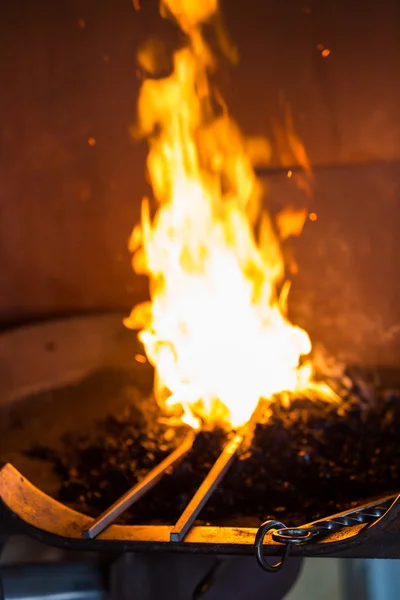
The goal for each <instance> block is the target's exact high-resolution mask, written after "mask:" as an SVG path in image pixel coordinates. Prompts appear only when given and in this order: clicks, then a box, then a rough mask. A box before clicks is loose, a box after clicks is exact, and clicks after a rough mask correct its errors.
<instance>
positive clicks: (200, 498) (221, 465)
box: [170, 434, 243, 542]
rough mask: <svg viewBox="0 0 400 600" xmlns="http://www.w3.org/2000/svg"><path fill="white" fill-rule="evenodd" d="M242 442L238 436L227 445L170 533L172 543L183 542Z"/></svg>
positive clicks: (241, 437) (241, 438)
mask: <svg viewBox="0 0 400 600" xmlns="http://www.w3.org/2000/svg"><path fill="white" fill-rule="evenodd" d="M242 441H243V436H242V435H240V434H237V435H235V437H233V438H232V439H231V441H230V442H228V443H227V444H226V446H225V448H224V449H223V451H222V453H221V454H220V456H219V457H218V459H217V461H216V463H215V464H214V466H213V467H212V469H211V470H210V471H209V473H208V475H207V477H206V478H205V479H204V481H203V483H202V484H201V486H200V487H199V489H198V490H197V492H196V493H195V495H194V496H193V498H192V499H191V501H190V502H189V504H188V505H187V507H186V508H185V510H184V511H183V513H182V515H181V516H180V517H179V520H178V521H177V523H176V525H175V527H174V528H173V529H172V531H171V533H170V540H171V542H181V541H182V540H183V538H184V537H185V535H186V534H187V532H188V531H189V529H190V527H191V526H192V524H193V521H194V520H195V519H196V517H197V515H198V514H199V512H200V511H201V509H202V508H203V506H204V505H205V503H206V502H207V500H208V499H209V497H210V496H211V494H212V493H213V492H214V490H215V488H216V487H217V486H218V484H219V483H220V481H221V480H222V479H223V477H224V475H225V473H227V471H228V469H229V467H230V466H231V464H232V463H233V460H234V458H235V454H236V452H237V450H238V448H239V446H240V444H241V443H242Z"/></svg>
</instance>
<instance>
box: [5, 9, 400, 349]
mask: <svg viewBox="0 0 400 600" xmlns="http://www.w3.org/2000/svg"><path fill="white" fill-rule="evenodd" d="M141 4H142V10H141V11H140V12H139V13H136V12H135V11H134V10H133V7H132V2H131V0H102V1H100V0H58V1H57V2H51V1H50V0H35V2H31V1H29V0H2V2H1V4H0V115H1V127H0V278H1V279H0V282H1V283H0V289H1V295H0V321H1V322H3V323H4V322H10V321H16V320H24V319H27V318H30V317H31V316H38V315H49V314H58V313H66V312H71V311H79V310H90V309H93V308H113V307H121V306H130V305H131V304H132V303H133V301H134V298H135V297H137V295H141V294H143V293H144V292H145V289H146V285H145V282H143V281H141V280H139V279H138V278H136V277H134V276H133V275H132V273H131V269H130V259H129V255H128V253H127V250H126V242H127V238H128V236H129V233H130V230H131V227H132V225H133V224H134V222H136V220H137V218H138V212H139V203H140V198H141V196H142V194H143V193H144V191H145V189H146V188H145V183H144V177H143V171H144V157H145V148H144V146H143V145H140V144H137V143H136V144H135V143H133V142H132V140H131V138H130V135H129V127H130V125H131V124H132V123H133V121H134V115H135V101H136V96H137V91H138V80H137V77H136V74H135V69H136V67H135V54H136V50H137V47H138V46H139V44H141V43H142V42H143V41H144V40H145V39H146V38H147V37H148V36H149V35H156V36H159V37H162V38H163V39H165V40H167V41H168V42H172V41H173V40H174V36H175V32H174V30H173V27H172V26H171V24H169V23H167V22H165V21H162V20H161V19H159V18H158V16H157V1H156V0H142V1H141ZM222 6H223V13H224V15H225V20H226V22H227V27H228V29H229V31H230V33H231V38H232V39H233V40H234V41H235V42H236V43H237V45H238V47H239V50H240V55H241V60H240V63H239V65H238V67H237V68H236V69H235V70H232V69H223V70H222V71H221V73H220V78H221V85H222V87H223V89H224V91H225V93H226V95H227V97H228V101H229V104H230V106H231V107H232V112H233V114H234V115H235V116H236V117H237V119H238V120H239V122H240V123H241V124H242V125H243V127H244V129H245V130H246V131H247V132H249V133H267V134H268V133H271V131H272V129H273V126H274V124H276V123H279V122H282V116H283V106H284V104H285V102H289V103H290V105H291V107H292V112H293V115H294V118H295V123H296V127H297V130H298V132H299V135H300V136H301V138H302V139H303V141H304V143H305V145H306V147H307V149H308V151H309V154H310V158H311V161H312V162H313V164H314V165H316V166H318V165H338V164H344V165H346V164H347V165H348V164H350V163H361V164H362V163H365V165H364V166H362V167H359V168H358V170H357V169H355V170H353V171H351V172H352V173H353V175H349V174H348V173H347V171H346V169H344V170H331V171H329V174H327V173H328V172H325V175H324V176H323V179H322V180H321V179H319V180H318V176H317V180H318V186H319V187H318V190H319V191H318V193H316V194H315V203H316V204H315V210H316V211H317V212H318V213H319V214H321V218H320V219H319V220H318V222H317V224H316V226H315V228H314V229H313V231H314V232H315V236H316V237H315V239H314V238H309V236H308V233H307V232H306V235H305V236H304V239H303V241H302V244H303V246H301V247H300V249H299V253H300V274H301V277H303V279H301V277H300V276H299V282H298V283H297V284H295V289H294V291H296V286H297V289H298V290H300V292H301V293H299V294H297V298H298V299H297V301H296V305H297V308H296V307H295V309H296V310H297V309H298V311H297V312H299V313H302V314H303V315H304V314H305V312H307V311H305V310H304V302H305V300H304V299H305V298H308V300H307V303H308V305H309V306H314V305H315V303H317V304H318V306H319V309H318V311H314V314H313V315H312V316H310V310H309V317H308V318H309V319H311V321H312V323H311V325H314V329H316V330H317V331H320V332H321V331H322V333H321V336H322V337H326V336H328V338H329V336H330V335H332V334H333V331H331V333H329V332H328V331H327V327H326V322H327V321H329V320H330V322H331V323H334V325H332V327H331V329H332V328H333V329H334V330H335V331H336V333H337V331H338V330H337V328H338V327H341V328H342V331H343V332H346V331H348V329H349V327H351V320H349V319H350V317H349V315H348V314H347V313H346V315H347V316H346V317H344V316H343V304H342V301H341V300H342V299H343V300H344V299H345V300H346V303H347V305H350V306H354V307H355V308H354V310H353V312H354V311H356V312H357V313H360V314H361V315H362V319H363V323H367V322H369V321H370V320H371V315H375V316H376V315H380V316H379V318H380V319H381V329H382V328H383V329H382V330H385V328H387V327H389V328H390V327H392V326H393V325H394V324H396V323H397V317H398V315H397V313H396V311H397V308H396V301H397V281H396V268H395V266H391V267H390V269H389V267H385V265H387V264H388V261H389V262H390V263H391V264H395V261H396V260H397V258H396V256H397V257H398V256H399V254H396V251H397V229H396V226H397V222H396V220H397V218H398V217H397V213H398V200H399V197H398V195H399V192H398V184H399V172H398V170H396V168H393V169H392V170H391V171H390V173H391V175H390V176H389V175H388V172H387V170H385V169H387V167H386V166H385V165H383V166H381V167H376V168H375V169H378V171H376V170H375V171H374V172H373V173H375V174H374V175H371V168H370V167H369V166H368V164H367V163H369V162H370V161H375V160H377V161H382V160H383V161H393V160H395V159H398V158H400V108H399V107H400V80H399V78H398V76H397V73H398V72H399V67H400V36H399V35H398V24H399V22H400V8H399V3H398V2H397V0H382V1H381V2H379V3H377V2H373V1H372V0H366V1H365V2H363V3H362V4H360V3H359V2H355V1H354V2H348V0H314V1H313V2H307V1H306V0H288V1H282V0H269V1H265V0H247V2H245V3H244V2H236V1H233V0H225V1H224V2H222ZM319 44H322V46H323V47H326V48H328V49H329V50H330V51H331V52H330V54H329V56H327V57H325V58H324V57H322V55H321V51H320V50H319V49H318V45H319ZM90 138H94V140H95V143H94V145H90V144H89V143H88V140H89V139H90ZM379 169H381V170H379ZM317 171H318V170H317ZM371 177H372V178H373V181H374V184H373V185H372V184H371ZM341 178H342V179H341ZM343 178H344V179H343ZM333 190H334V192H333ZM345 190H347V191H346V192H345ZM350 190H351V192H350ZM388 190H389V191H388ZM279 194H280V201H284V202H285V201H286V196H285V195H286V194H288V199H289V198H290V192H288V191H287V190H286V186H283V187H282V189H280V190H279ZM389 197H390V198H391V200H389V199H388V198H389ZM379 203H382V205H384V206H387V207H389V205H390V209H389V208H387V210H386V209H383V210H380V209H378V208H376V207H377V206H378V205H379ZM385 203H386V204H385ZM366 206H368V207H369V209H368V210H366V208H365V207H366ZM323 215H326V217H325V218H322V216H323ZM377 224H379V228H378V225H377ZM335 232H336V233H335ZM313 235H314V234H313ZM329 236H333V238H335V239H336V240H337V247H335V246H334V245H333V246H330V247H329V248H327V249H325V254H324V252H322V251H321V252H322V254H321V256H320V259H319V262H318V264H317V266H316V265H315V264H314V263H315V254H314V253H313V247H314V246H315V245H318V244H319V245H320V246H321V245H322V246H323V245H324V244H325V246H326V240H327V239H331V238H330V237H329ZM333 238H332V239H333ZM339 240H341V242H339ZM374 240H375V241H374ZM310 244H312V246H310ZM368 244H370V245H373V246H374V249H373V252H372V250H371V252H372V254H371V256H374V257H375V258H372V259H371V256H370V254H368V252H367V253H366V254H365V255H364V256H361V255H360V250H359V249H360V247H364V246H366V245H367V246H368ZM344 247H346V251H344V250H343V248H344ZM341 248H342V249H341ZM332 256H333V257H334V260H333V262H334V273H333V272H332V274H331V276H330V278H329V277H327V276H325V280H326V281H328V283H326V285H325V286H322V285H321V282H320V281H319V279H318V278H320V277H321V276H322V275H321V273H323V272H326V271H329V268H330V266H329V261H332ZM370 260H373V261H374V260H375V261H376V263H377V264H376V265H375V268H368V264H367V263H368V261H370ZM324 261H325V262H324ZM326 261H328V262H326ZM360 261H361V262H360ZM363 261H364V262H363ZM374 264H375V263H374ZM349 265H352V267H351V269H352V271H351V273H350V272H349V269H350V267H349ZM389 271H390V272H389ZM303 273H304V274H305V275H304V276H303V275H302V274H303ZM334 282H336V283H334ZM335 286H336V287H335ZM337 287H338V288H340V289H346V290H347V291H346V294H347V295H346V296H345V298H344V297H342V296H343V294H341V293H338V291H337V289H336V288H337ZM378 289H379V290H380V292H379V294H378V295H377V297H375V296H376V294H375V292H372V291H371V290H375V291H376V290H378ZM365 290H367V291H365ZM371 294H372V295H371ZM374 294H375V295H374ZM311 297H312V298H313V300H312V299H311ZM335 297H336V298H337V299H338V301H337V302H334V301H333V300H332V299H333V298H335ZM360 298H364V302H363V303H361V302H359V299H360ZM366 298H367V299H366ZM371 298H375V300H374V301H372V299H371ZM301 299H303V304H301ZM339 299H340V302H339ZM313 303H314V304H313ZM357 303H358V304H357ZM389 305H390V308H388V306H389ZM377 318H378V317H377ZM335 319H336V320H335ZM316 320H317V321H318V322H315V321H316ZM324 323H325V326H324V325H323V324H324ZM357 328H358V330H359V329H360V326H359V324H358V326H357ZM363 331H364V330H363ZM366 335H367V334H366V333H365V335H364V337H363V336H361V342H362V345H363V344H364V345H365V344H370V343H371V334H369V337H368V336H367V337H365V336H366ZM337 337H339V338H341V335H340V333H337ZM372 337H374V336H373V334H372ZM342 338H343V336H342ZM339 345H340V344H339ZM358 346H359V344H358Z"/></svg>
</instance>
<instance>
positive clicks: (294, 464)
mask: <svg viewBox="0 0 400 600" xmlns="http://www.w3.org/2000/svg"><path fill="white" fill-rule="evenodd" d="M88 340H90V341H88ZM84 341H85V343H83V342H84ZM71 348H75V351H74V352H71ZM140 352H141V349H140V345H138V342H137V341H136V340H135V337H134V336H132V335H131V334H130V333H129V332H128V331H127V330H126V329H125V328H124V327H123V326H122V325H121V314H120V313H118V314H110V315H99V316H92V317H81V318H72V319H66V320H62V321H54V322H49V323H46V324H44V325H40V324H39V325H36V326H32V327H29V328H23V329H20V330H15V331H11V332H9V333H7V334H3V336H2V337H1V355H2V359H3V364H4V367H5V371H4V372H5V373H8V377H6V378H4V379H3V388H2V407H1V416H2V418H1V424H2V430H1V445H0V460H1V461H2V463H3V464H4V463H6V464H7V463H8V464H9V465H10V464H11V465H13V466H12V467H11V466H5V467H3V469H2V471H1V484H0V492H1V500H2V522H3V525H2V528H3V532H9V533H17V532H19V533H20V532H21V531H26V532H29V534H30V535H33V536H35V537H38V538H39V539H41V540H45V541H47V542H48V543H50V544H56V545H61V546H63V547H73V548H81V549H85V548H88V547H89V548H94V549H104V550H107V549H110V548H112V549H113V550H116V549H118V548H122V547H123V548H125V549H127V548H132V549H135V548H136V549H152V550H165V549H168V550H181V551H183V552H190V551H195V552H204V553H209V552H217V553H228V554H231V553H234V554H243V553H244V554H246V553H252V552H253V547H254V540H255V533H256V531H257V529H258V528H259V526H260V524H261V522H262V521H265V520H266V519H268V518H272V517H274V518H278V519H279V521H280V522H283V523H284V524H285V526H301V525H305V524H306V523H310V522H315V521H317V522H321V521H323V522H324V523H325V530H324V535H323V536H321V539H320V540H319V541H318V543H315V542H314V543H312V544H309V543H308V544H300V545H299V546H293V548H292V553H294V554H295V555H296V554H300V555H310V556H313V555H320V554H321V553H322V554H325V553H327V554H331V555H335V556H337V555H344V556H346V555H347V556H382V555H384V556H397V550H396V547H397V544H396V543H395V540H396V537H395V535H394V534H393V533H392V530H393V528H396V527H397V525H396V522H397V521H396V515H397V504H396V492H397V491H398V489H399V488H398V485H399V483H398V477H399V476H398V469H399V464H400V461H399V457H398V450H397V438H396V435H397V431H398V419H399V418H400V408H399V403H400V400H399V396H398V395H396V393H395V392H394V391H393V389H394V386H395V382H396V379H395V377H396V372H395V371H390V370H386V371H381V384H380V385H379V386H378V385H377V384H376V371H375V383H374V387H373V388H371V386H372V383H369V384H367V383H366V381H368V380H367V374H366V373H364V379H359V381H360V382H362V383H363V385H364V390H363V392H362V391H361V384H359V385H360V387H359V389H358V390H357V389H356V388H354V389H352V391H351V392H350V391H348V392H347V400H345V406H346V402H347V403H348V406H347V407H346V413H345V412H343V413H342V415H338V414H337V410H336V409H334V408H333V407H330V406H329V405H328V406H327V405H326V403H323V402H320V403H315V399H314V400H313V401H311V400H307V399H305V398H300V397H299V398H297V399H295V400H293V402H292V404H291V406H290V407H284V406H281V405H280V404H279V402H277V403H276V404H275V405H274V409H273V413H272V416H270V417H269V419H268V420H266V421H265V422H264V423H263V421H262V419H260V421H259V423H258V424H257V427H256V430H255V434H254V438H253V439H252V441H251V444H250V446H249V447H247V448H246V450H245V451H243V452H242V453H240V452H239V453H238V456H237V457H236V461H235V463H234V464H233V465H232V467H231V469H230V471H229V473H228V474H227V475H226V476H225V479H224V480H223V481H222V483H221V485H220V486H219V487H218V488H217V490H216V491H214V493H213V495H212V496H211V497H210V498H209V500H208V502H207V503H206V505H205V507H204V508H203V510H202V511H201V512H200V515H199V516H198V518H197V520H196V522H195V523H194V526H193V527H192V528H191V530H190V532H189V534H188V535H187V537H186V538H185V539H184V541H183V542H180V543H171V542H170V541H169V535H170V532H171V530H172V528H173V525H174V523H175V522H176V521H177V519H178V517H179V515H180V514H181V513H182V511H183V510H184V509H185V507H186V506H187V504H188V503H189V501H190V498H191V497H192V496H193V494H194V493H195V492H196V490H197V489H198V487H199V486H200V484H201V483H202V481H203V479H204V478H205V476H206V475H207V472H208V471H209V470H210V468H211V467H212V465H213V463H214V462H215V460H216V459H217V458H218V455H219V453H220V452H221V449H222V447H223V445H224V443H225V442H226V440H227V439H228V437H229V434H227V433H226V432H224V431H223V430H215V429H213V430H212V431H208V432H207V431H202V432H200V433H199V434H197V439H196V441H195V443H194V445H193V447H192V448H191V450H190V451H189V452H188V454H186V455H185V456H184V457H183V459H182V460H181V462H180V463H178V466H177V467H176V468H175V469H173V471H172V472H170V473H168V474H167V475H165V476H164V477H163V478H162V479H161V481H159V482H158V483H157V485H156V486H155V487H154V488H153V489H152V490H151V491H150V492H149V493H148V494H147V495H146V496H145V497H144V498H142V499H141V500H140V501H139V502H138V503H137V504H135V505H134V506H133V507H132V508H131V509H130V510H128V511H127V512H126V513H124V514H123V516H122V517H121V518H120V520H118V521H117V525H111V527H109V528H108V529H106V531H105V532H103V533H102V534H101V535H100V536H99V537H98V538H96V539H91V540H89V539H83V537H82V532H83V531H84V530H85V529H87V528H88V527H89V526H90V524H91V523H92V520H91V517H96V516H98V515H99V514H100V513H101V512H102V511H103V510H105V509H106V508H108V507H109V506H110V505H111V504H112V503H113V502H114V501H115V500H117V499H118V497H119V496H120V495H121V494H123V493H124V492H126V491H127V490H128V489H129V488H130V487H131V486H132V485H133V484H134V483H135V482H136V481H140V480H141V479H142V478H143V477H144V476H145V475H146V473H148V472H149V471H150V470H151V469H152V468H153V467H154V466H155V465H156V464H158V463H159V462H160V461H161V460H162V459H163V458H164V457H165V456H167V455H168V453H169V452H171V451H172V450H173V449H174V448H175V447H176V446H177V445H179V443H180V441H181V440H182V438H183V437H184V435H185V433H184V431H182V430H180V429H179V428H178V429H173V431H174V435H171V426H170V424H168V423H160V422H159V420H157V419H158V418H159V411H158V407H157V404H156V403H155V401H154V400H153V402H152V401H149V397H151V390H152V375H153V374H152V369H151V368H150V366H149V365H148V364H144V363H142V362H138V361H136V362H135V366H134V368H132V361H131V358H132V353H133V355H135V354H139V355H140ZM24 356H25V357H26V358H27V359H28V358H29V360H26V361H24V360H23V358H24ZM32 356H35V362H34V364H33V363H32V361H31V360H30V359H31V357H32ZM6 357H8V358H7V360H5V359H6ZM358 377H359V378H360V377H361V375H360V374H358ZM342 385H343V384H342ZM368 385H369V386H370V387H369V388H368ZM366 389H369V390H370V391H371V389H373V390H374V393H375V395H376V404H375V405H371V404H370V403H369V404H366V400H365V398H364V399H363V394H366ZM357 393H358V394H359V395H358V396H357ZM377 421H379V424H380V425H379V427H377V426H376V422H377ZM181 429H182V428H181ZM339 449H340V450H339ZM14 469H17V470H14ZM18 472H20V473H21V475H22V476H20V475H19V474H18ZM33 486H34V487H33ZM55 500H56V501H57V502H55ZM392 504H393V506H392ZM363 506H367V510H366V513H365V514H364V513H363V512H362V511H363ZM368 506H369V508H368ZM71 509H72V510H71ZM360 511H361V513H360ZM340 512H344V513H345V515H349V516H345V517H334V515H337V513H340ZM357 514H361V517H357ZM332 517H333V521H332V523H333V525H330V528H329V530H328V529H327V528H326V522H327V520H328V521H329V519H332ZM335 518H336V526H335ZM376 519H380V524H379V523H377V524H374V526H371V522H372V523H374V521H375V520H376ZM368 525H369V527H368ZM294 531H296V530H294ZM267 535H268V536H269V538H268V544H265V549H266V552H267V553H269V554H274V553H275V554H276V553H277V552H278V553H279V551H277V548H276V546H277V545H278V547H279V546H282V542H279V541H278V542H277V541H276V540H277V538H276V537H275V538H273V537H272V536H271V535H270V534H267ZM393 535H394V537H393Z"/></svg>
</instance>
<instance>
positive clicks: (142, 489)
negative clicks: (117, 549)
mask: <svg viewBox="0 0 400 600" xmlns="http://www.w3.org/2000/svg"><path fill="white" fill-rule="evenodd" d="M194 438H195V432H194V431H191V432H190V433H188V435H187V436H186V438H185V439H184V440H183V442H182V444H181V445H180V446H178V448H176V449H175V450H174V451H173V452H171V454H169V455H168V456H167V457H166V458H164V460H163V461H162V462H160V464H159V465H157V466H156V467H155V468H154V469H153V470H152V471H150V472H149V473H148V474H147V475H146V476H145V477H144V478H143V479H142V481H139V483H137V484H136V485H135V486H134V487H133V488H131V489H130V490H128V491H127V492H126V493H125V494H124V495H123V496H121V498H119V500H117V501H116V502H115V503H114V504H113V505H112V506H111V507H110V508H108V509H107V510H106V511H105V512H104V513H103V514H101V515H100V516H99V517H97V519H96V520H95V521H94V522H93V524H92V525H91V526H90V527H89V529H87V530H86V531H83V532H82V537H84V538H85V539H93V538H95V537H96V536H98V535H99V534H100V533H101V532H102V531H104V529H106V528H107V527H108V526H109V525H111V523H113V522H114V521H115V520H116V519H117V518H118V517H119V516H120V515H122V513H124V512H125V511H126V510H127V509H128V508H129V507H130V506H132V504H134V503H135V502H137V501H138V500H139V499H140V498H142V496H144V495H145V494H146V493H147V492H148V491H149V490H151V488H153V487H154V486H155V485H156V483H158V482H159V480H160V479H161V477H162V476H163V475H164V473H165V471H166V470H167V469H169V468H170V467H172V465H174V464H175V463H176V462H177V461H178V460H179V459H180V458H182V456H183V455H184V454H186V453H187V452H188V451H189V450H190V448H191V447H192V446H193V442H194Z"/></svg>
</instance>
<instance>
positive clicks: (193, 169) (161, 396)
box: [125, 0, 312, 428]
mask: <svg viewBox="0 0 400 600" xmlns="http://www.w3.org/2000/svg"><path fill="white" fill-rule="evenodd" d="M217 8H218V7H217V0H202V2H198V1H196V0H162V2H161V9H162V14H163V16H167V15H168V16H172V17H173V18H174V19H175V20H176V21H177V23H178V24H179V25H180V27H181V29H182V30H183V31H184V32H185V34H186V35H187V37H188V44H187V46H186V47H184V48H182V49H179V50H178V51H176V53H175V55H174V61H173V72H172V74H170V75H169V76H168V77H164V78H162V79H146V80H144V81H143V84H142V88H141V92H140V96H139V101H138V122H139V129H140V133H141V135H143V136H145V137H146V138H147V139H148V142H149V154H148V159H147V168H148V174H149V179H150V182H151V186H152V190H153V195H154V199H155V201H156V202H153V201H150V200H149V199H148V198H145V199H144V200H143V204H142V215H141V224H140V225H139V226H137V227H135V229H134V230H133V233H132V236H131V240H130V250H131V251H132V252H133V254H134V256H133V267H134V270H135V271H136V272H137V273H142V274H143V273H144V274H147V275H148V276H149V278H150V296H151V301H150V302H146V303H144V304H140V305H138V306H136V307H134V308H133V310H132V312H131V315H130V317H129V318H128V319H126V320H125V324H126V325H127V326H128V327H129V328H132V329H140V330H141V331H140V333H139V339H140V340H141V341H142V343H143V345H144V348H145V352H146V355H147V358H148V360H149V362H150V363H151V364H152V365H153V366H154V368H155V386H154V387H155V390H154V391H155V395H156V398H157V401H158V402H159V404H160V406H161V407H162V408H163V409H164V410H170V411H175V412H176V410H177V409H180V410H181V411H182V413H183V414H182V419H183V420H184V421H185V422H186V423H188V424H190V425H192V426H193V427H199V426H200V423H209V424H214V423H215V422H217V421H225V422H226V423H228V424H229V425H230V426H231V427H233V428H236V427H238V426H241V425H243V424H245V423H246V422H247V421H248V420H249V418H250V416H251V415H252V413H253V411H254V410H255V408H256V406H257V405H258V403H259V400H260V398H265V399H272V397H273V396H274V395H275V394H277V393H280V392H284V391H285V392H290V391H296V390H298V389H303V388H305V387H307V386H309V385H310V380H311V376H312V367H311V363H310V362H307V363H305V364H303V365H302V366H299V365H300V360H301V357H303V356H306V355H308V354H309V353H310V351H311V342H310V339H309V336H308V334H307V333H306V332H305V331H304V330H302V329H300V328H299V327H297V326H295V325H292V324H291V323H290V322H289V320H288V317H287V306H286V305H287V295H288V292H289V288H290V284H288V283H287V284H286V285H283V284H284V274H285V265H284V260H283V257H282V252H281V248H280V243H279V237H278V231H280V232H281V235H282V237H283V238H284V237H287V236H288V235H291V234H298V233H299V232H300V230H301V228H302V226H303V224H304V220H305V218H306V213H305V212H296V211H294V210H288V211H286V213H285V212H283V213H281V214H280V215H279V223H278V228H276V227H275V224H274V223H273V222H272V220H271V218H270V216H269V215H268V213H267V212H266V211H265V210H263V209H262V208H261V199H262V188H261V185H260V183H259V182H258V180H257V178H256V176H255V174H254V170H253V167H252V162H253V161H254V160H257V157H258V156H260V157H261V158H262V159H263V160H264V159H265V158H266V155H268V156H269V155H270V148H269V145H268V144H267V143H266V142H265V141H264V142H262V143H260V140H259V139H257V140H255V141H254V143H253V144H249V142H248V141H247V140H244V138H243V137H242V135H241V133H240V130H239V128H238V127H237V125H236V124H235V122H234V121H233V120H232V119H231V118H230V116H229V114H228V111H227V107H226V105H225V103H224V102H223V100H222V98H221V96H220V94H219V93H216V91H215V90H214V89H213V88H212V86H211V84H210V80H209V73H210V71H211V70H212V69H213V68H214V67H215V58H214V56H213V54H212V53H211V51H210V48H209V46H208V45H207V43H206V41H205V39H204V38H203V37H202V25H203V24H204V23H205V22H207V21H209V20H210V19H212V18H213V16H214V15H215V13H216V11H217Z"/></svg>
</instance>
